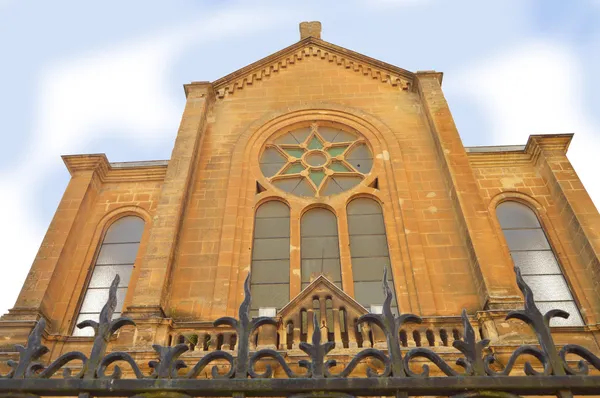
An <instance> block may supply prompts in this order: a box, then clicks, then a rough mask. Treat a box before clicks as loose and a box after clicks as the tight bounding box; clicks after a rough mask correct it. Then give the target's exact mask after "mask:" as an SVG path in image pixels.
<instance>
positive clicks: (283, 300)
mask: <svg viewBox="0 0 600 398" xmlns="http://www.w3.org/2000/svg"><path fill="white" fill-rule="evenodd" d="M250 291H251V293H252V303H251V307H252V308H253V309H258V308H260V307H275V308H277V309H278V310H279V309H281V308H283V307H284V306H285V305H286V304H287V303H288V302H289V301H290V288H289V285H287V284H281V285H275V284H271V285H252V286H250Z"/></svg>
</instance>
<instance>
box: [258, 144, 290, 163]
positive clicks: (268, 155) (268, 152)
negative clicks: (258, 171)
mask: <svg viewBox="0 0 600 398" xmlns="http://www.w3.org/2000/svg"><path fill="white" fill-rule="evenodd" d="M285 162H287V159H286V158H285V157H284V156H283V155H282V154H281V153H279V151H278V150H277V149H275V148H267V149H265V151H264V152H263V154H262V156H261V157H260V163H277V164H282V163H285Z"/></svg>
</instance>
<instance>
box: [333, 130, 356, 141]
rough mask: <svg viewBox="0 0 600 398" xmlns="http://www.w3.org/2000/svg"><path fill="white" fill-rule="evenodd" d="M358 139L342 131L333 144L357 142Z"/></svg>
mask: <svg viewBox="0 0 600 398" xmlns="http://www.w3.org/2000/svg"><path fill="white" fill-rule="evenodd" d="M357 138H358V137H356V136H355V135H354V134H351V133H348V132H346V131H341V130H340V132H339V133H338V134H337V135H336V136H335V138H334V139H333V140H332V141H331V142H350V141H356V139H357Z"/></svg>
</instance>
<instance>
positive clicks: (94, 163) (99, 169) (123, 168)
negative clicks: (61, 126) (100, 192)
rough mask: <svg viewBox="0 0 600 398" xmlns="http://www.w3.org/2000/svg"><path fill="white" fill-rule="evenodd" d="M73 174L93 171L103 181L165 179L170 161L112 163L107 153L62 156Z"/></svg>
mask: <svg viewBox="0 0 600 398" xmlns="http://www.w3.org/2000/svg"><path fill="white" fill-rule="evenodd" d="M62 159H63V161H64V162H65V165H66V166H67V169H68V170H69V173H70V174H71V176H75V175H77V174H78V173H80V172H84V171H93V172H95V173H96V176H97V177H98V179H99V180H100V181H101V182H131V181H163V180H164V179H165V175H166V173H167V163H168V162H157V161H151V162H120V163H116V164H114V165H113V164H111V163H109V162H108V159H107V158H106V155H105V154H103V153H100V154H89V155H64V156H62Z"/></svg>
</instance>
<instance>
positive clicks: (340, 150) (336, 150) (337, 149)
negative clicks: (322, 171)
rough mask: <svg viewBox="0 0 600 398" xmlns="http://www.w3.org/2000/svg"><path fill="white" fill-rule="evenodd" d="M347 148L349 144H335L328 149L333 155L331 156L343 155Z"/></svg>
mask: <svg viewBox="0 0 600 398" xmlns="http://www.w3.org/2000/svg"><path fill="white" fill-rule="evenodd" d="M347 148H348V146H347V145H343V146H334V147H331V148H329V149H327V152H329V155H331V157H336V156H337V155H341V154H342V153H344V152H345V151H346V149H347Z"/></svg>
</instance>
